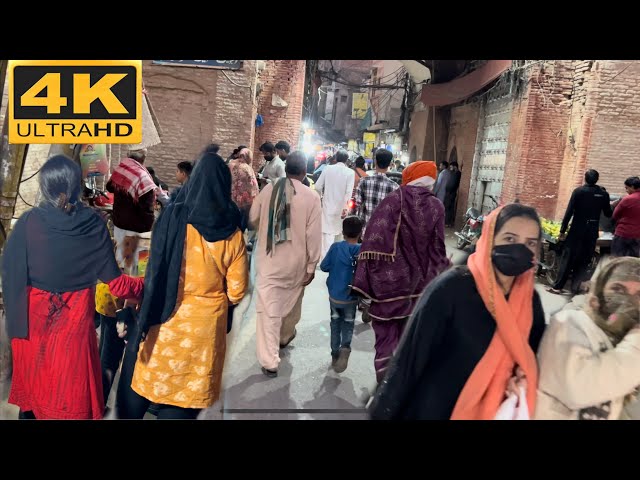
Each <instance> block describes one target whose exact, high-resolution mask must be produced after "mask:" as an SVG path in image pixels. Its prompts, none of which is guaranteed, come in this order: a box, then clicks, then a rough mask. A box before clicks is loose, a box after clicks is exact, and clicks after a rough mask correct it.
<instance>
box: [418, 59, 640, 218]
mask: <svg viewBox="0 0 640 480" xmlns="http://www.w3.org/2000/svg"><path fill="white" fill-rule="evenodd" d="M479 68H481V67H479ZM639 74H640V62H638V61H609V60H570V61H536V62H529V61H514V62H513V64H512V66H511V68H509V69H508V70H507V71H505V72H504V73H502V75H501V76H500V77H499V78H498V79H497V80H496V81H494V82H492V83H491V84H490V85H488V86H487V87H486V88H484V89H482V90H480V92H478V93H476V94H475V95H473V96H472V97H470V98H468V99H466V100H464V101H463V102H460V103H458V104H454V105H446V106H439V107H431V106H428V105H427V106H426V107H424V108H423V109H422V110H423V111H422V112H419V114H420V115H421V116H422V117H425V118H420V117H419V118H418V121H417V122H415V121H414V119H412V126H411V128H412V131H411V136H410V142H411V143H410V146H409V148H410V151H411V149H412V148H413V147H414V146H415V147H416V150H417V152H418V153H417V156H418V157H421V158H423V159H433V158H434V155H435V156H436V159H437V161H438V162H441V161H442V160H451V159H452V158H456V159H457V161H458V163H459V164H460V167H461V169H462V180H461V185H460V191H459V196H458V208H457V220H458V222H460V221H461V219H462V214H463V213H464V211H465V210H466V209H467V208H468V207H469V206H475V207H476V208H480V207H483V209H484V210H485V211H486V210H488V209H490V208H492V206H493V204H492V201H491V199H490V197H489V195H493V196H496V197H498V198H499V199H500V200H501V201H502V202H511V201H514V200H515V199H519V200H520V201H521V202H523V203H525V204H529V205H532V206H534V207H536V208H537V209H538V211H539V213H540V214H541V215H543V216H545V217H547V218H552V219H561V218H562V215H563V214H564V211H565V209H566V206H567V204H568V201H569V197H570V195H571V192H572V191H573V189H574V188H575V187H577V186H579V185H580V184H582V182H583V176H584V172H585V171H586V170H587V169H589V168H595V169H596V170H598V171H599V172H600V184H601V185H603V186H605V187H606V188H607V190H608V191H609V192H610V193H614V194H623V193H624V187H623V182H624V180H625V179H626V178H627V177H629V176H631V175H638V174H639V173H640V82H639V80H638V78H639ZM434 118H435V129H434V126H433V119H434ZM414 125H415V126H417V127H419V130H422V132H424V133H423V134H422V135H421V134H420V132H415V131H413V129H414ZM434 143H435V144H436V146H435V149H434ZM420 152H422V155H421V153H420Z"/></svg>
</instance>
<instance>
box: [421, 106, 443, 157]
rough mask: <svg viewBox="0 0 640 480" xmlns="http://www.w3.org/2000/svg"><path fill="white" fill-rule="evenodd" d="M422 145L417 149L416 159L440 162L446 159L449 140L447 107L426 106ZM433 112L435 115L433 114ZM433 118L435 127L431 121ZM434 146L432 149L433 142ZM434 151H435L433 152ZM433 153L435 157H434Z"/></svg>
mask: <svg viewBox="0 0 640 480" xmlns="http://www.w3.org/2000/svg"><path fill="white" fill-rule="evenodd" d="M427 110H428V115H427V122H426V131H425V139H424V146H423V148H422V152H420V151H418V160H433V161H434V162H436V163H438V164H439V163H440V162H442V161H444V160H448V157H447V154H448V150H447V142H448V140H449V121H450V120H449V112H450V110H449V109H448V108H438V107H436V108H435V109H434V108H433V107H428V109H427ZM434 113H435V116H434ZM434 119H435V129H434V128H433V122H434ZM434 141H435V144H436V148H435V150H434V148H433V143H434ZM434 152H435V153H434ZM434 155H435V158H434Z"/></svg>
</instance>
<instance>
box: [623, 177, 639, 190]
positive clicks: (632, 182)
mask: <svg viewBox="0 0 640 480" xmlns="http://www.w3.org/2000/svg"><path fill="white" fill-rule="evenodd" d="M624 184H625V185H626V186H627V187H631V188H635V189H636V190H638V189H640V177H629V178H627V179H626V180H625V181H624Z"/></svg>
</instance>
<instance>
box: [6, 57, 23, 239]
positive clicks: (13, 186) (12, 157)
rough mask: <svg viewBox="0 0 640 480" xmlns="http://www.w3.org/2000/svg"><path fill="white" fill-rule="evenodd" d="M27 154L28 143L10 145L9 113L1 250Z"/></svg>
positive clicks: (9, 226)
mask: <svg viewBox="0 0 640 480" xmlns="http://www.w3.org/2000/svg"><path fill="white" fill-rule="evenodd" d="M8 63H9V61H8V60H0V108H2V105H1V103H2V94H3V92H4V85H5V78H6V73H7V65H8ZM26 156H27V145H9V120H8V113H7V115H5V119H4V122H2V136H1V137H0V250H2V247H3V246H4V242H5V240H6V237H7V232H9V229H10V228H11V219H12V218H13V213H14V211H15V207H16V197H17V196H18V187H19V186H20V179H21V178H22V170H23V169H24V160H25V158H26Z"/></svg>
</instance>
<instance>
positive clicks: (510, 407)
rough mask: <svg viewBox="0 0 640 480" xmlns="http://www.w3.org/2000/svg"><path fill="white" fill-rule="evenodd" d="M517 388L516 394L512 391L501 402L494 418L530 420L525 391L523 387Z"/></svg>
mask: <svg viewBox="0 0 640 480" xmlns="http://www.w3.org/2000/svg"><path fill="white" fill-rule="evenodd" d="M518 390H519V392H518V394H517V395H516V394H515V393H512V394H510V395H509V396H508V397H507V399H506V400H505V401H504V402H502V404H501V405H500V408H498V413H496V416H495V418H494V420H530V418H529V405H528V404H527V391H526V389H525V388H524V387H520V388H519V389H518Z"/></svg>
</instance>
